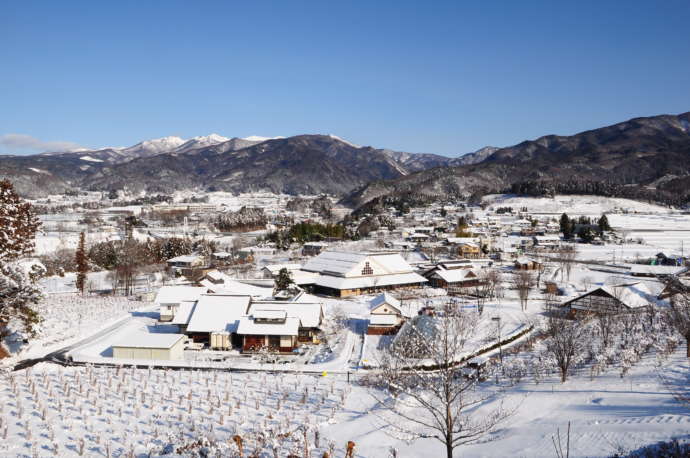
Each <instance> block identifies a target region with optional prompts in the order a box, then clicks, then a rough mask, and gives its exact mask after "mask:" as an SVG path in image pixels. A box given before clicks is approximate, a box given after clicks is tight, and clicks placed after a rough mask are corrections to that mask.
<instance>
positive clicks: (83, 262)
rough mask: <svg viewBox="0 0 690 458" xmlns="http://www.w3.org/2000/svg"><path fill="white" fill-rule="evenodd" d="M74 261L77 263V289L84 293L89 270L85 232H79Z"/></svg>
mask: <svg viewBox="0 0 690 458" xmlns="http://www.w3.org/2000/svg"><path fill="white" fill-rule="evenodd" d="M74 261H75V263H76V264H77V289H78V290H79V291H81V293H82V294H84V287H85V286H86V273H87V272H88V271H89V263H88V260H87V258H86V240H85V236H84V232H83V231H82V233H81V234H79V245H78V246H77V252H76V253H75V255H74Z"/></svg>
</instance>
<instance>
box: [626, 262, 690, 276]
mask: <svg viewBox="0 0 690 458" xmlns="http://www.w3.org/2000/svg"><path fill="white" fill-rule="evenodd" d="M687 270H688V268H687V267H682V266H651V265H641V264H635V265H633V266H632V267H631V268H630V273H632V274H633V275H678V274H681V273H683V272H685V271H687Z"/></svg>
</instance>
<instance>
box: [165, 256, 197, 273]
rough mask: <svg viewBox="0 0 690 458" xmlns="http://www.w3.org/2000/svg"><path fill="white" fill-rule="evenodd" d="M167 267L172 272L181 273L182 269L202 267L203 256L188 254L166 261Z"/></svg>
mask: <svg viewBox="0 0 690 458" xmlns="http://www.w3.org/2000/svg"><path fill="white" fill-rule="evenodd" d="M166 263H167V264H168V267H170V268H171V269H173V270H174V271H181V270H182V269H193V268H195V267H202V266H203V265H204V264H205V259H204V257H203V256H200V255H196V254H190V255H183V256H177V257H174V258H170V259H168V260H167V261H166Z"/></svg>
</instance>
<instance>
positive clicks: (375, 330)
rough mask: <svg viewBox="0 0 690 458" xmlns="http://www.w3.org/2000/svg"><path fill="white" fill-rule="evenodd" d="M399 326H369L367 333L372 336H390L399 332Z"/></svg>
mask: <svg viewBox="0 0 690 458" xmlns="http://www.w3.org/2000/svg"><path fill="white" fill-rule="evenodd" d="M398 329H400V327H399V326H369V327H367V334H368V335H370V336H390V335H393V334H397V333H398Z"/></svg>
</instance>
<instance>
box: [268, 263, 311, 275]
mask: <svg viewBox="0 0 690 458" xmlns="http://www.w3.org/2000/svg"><path fill="white" fill-rule="evenodd" d="M300 267H302V266H301V265H300V264H270V265H268V266H264V269H266V270H268V271H269V272H271V274H272V275H275V274H277V273H278V272H280V270H281V269H287V270H289V271H292V270H299V269H300Z"/></svg>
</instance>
